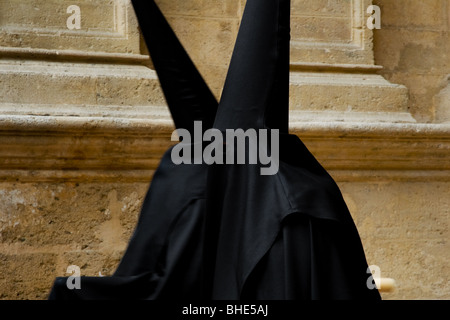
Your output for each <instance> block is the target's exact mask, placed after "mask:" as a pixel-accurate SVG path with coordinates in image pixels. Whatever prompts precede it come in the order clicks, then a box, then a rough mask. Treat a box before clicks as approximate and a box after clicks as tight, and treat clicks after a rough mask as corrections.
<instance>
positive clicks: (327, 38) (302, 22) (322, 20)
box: [291, 16, 352, 43]
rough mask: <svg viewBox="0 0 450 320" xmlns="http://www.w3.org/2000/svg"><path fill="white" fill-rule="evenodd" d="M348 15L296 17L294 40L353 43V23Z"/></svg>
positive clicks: (293, 22) (294, 19)
mask: <svg viewBox="0 0 450 320" xmlns="http://www.w3.org/2000/svg"><path fill="white" fill-rule="evenodd" d="M348 20H349V19H348V17H333V16H332V17H321V16H313V17H294V18H292V35H291V36H292V40H293V41H310V42H325V43H327V42H329V43H339V42H342V43H351V42H352V25H351V23H349V21H348Z"/></svg>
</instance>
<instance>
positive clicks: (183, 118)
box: [131, 0, 218, 133]
mask: <svg viewBox="0 0 450 320" xmlns="http://www.w3.org/2000/svg"><path fill="white" fill-rule="evenodd" d="M131 2H132V4H133V7H134V11H135V13H136V17H137V19H138V22H139V26H140V28H141V32H142V34H143V37H144V40H145V42H146V44H147V47H148V49H149V52H150V56H151V59H152V62H153V65H154V66H155V70H156V72H157V74H158V78H159V81H160V83H161V87H162V89H163V92H164V96H165V98H166V101H167V104H168V106H169V109H170V112H171V114H172V118H173V121H174V123H175V127H176V128H177V129H181V128H182V129H186V130H188V131H189V132H191V133H192V132H193V125H194V121H202V125H203V129H204V130H206V129H208V128H211V127H212V125H213V122H214V119H215V116H216V111H217V105H218V102H217V100H216V98H215V97H214V95H213V94H212V92H211V91H210V89H209V88H208V86H207V84H206V83H205V81H204V79H203V78H202V76H201V75H200V73H199V72H198V70H197V68H196V67H195V65H194V63H193V62H192V60H191V59H190V57H189V55H188V54H187V52H186V51H185V49H184V48H183V46H182V44H181V43H180V41H179V40H178V38H177V36H176V35H175V33H174V32H173V30H172V28H171V27H170V25H169V23H168V22H167V20H166V19H165V18H164V16H163V14H162V13H161V11H160V9H159V8H158V6H157V5H156V3H155V2H154V1H153V0H132V1H131Z"/></svg>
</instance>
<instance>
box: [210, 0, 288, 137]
mask: <svg viewBox="0 0 450 320" xmlns="http://www.w3.org/2000/svg"><path fill="white" fill-rule="evenodd" d="M289 48H290V0H248V1H247V4H246V7H245V11H244V15H243V17H242V21H241V26H240V29H239V33H238V37H237V40H236V45H235V49H234V52H233V55H232V58H231V63H230V67H229V70H228V74H227V78H226V81H225V86H224V89H223V93H222V98H221V101H220V104H219V109H218V112H217V116H216V121H215V123H214V127H215V128H217V129H220V130H225V129H238V128H241V129H249V128H255V129H259V128H271V129H279V130H280V132H282V133H287V132H288V125H289V121H288V119H289Z"/></svg>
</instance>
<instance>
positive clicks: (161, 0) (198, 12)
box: [156, 0, 240, 19]
mask: <svg viewBox="0 0 450 320" xmlns="http://www.w3.org/2000/svg"><path fill="white" fill-rule="evenodd" d="M156 3H157V4H158V6H159V8H160V9H161V11H162V12H163V13H164V15H178V16H202V17H213V18H235V19H236V18H238V19H240V15H239V14H240V4H239V0H227V1H223V0H184V1H171V0H156Z"/></svg>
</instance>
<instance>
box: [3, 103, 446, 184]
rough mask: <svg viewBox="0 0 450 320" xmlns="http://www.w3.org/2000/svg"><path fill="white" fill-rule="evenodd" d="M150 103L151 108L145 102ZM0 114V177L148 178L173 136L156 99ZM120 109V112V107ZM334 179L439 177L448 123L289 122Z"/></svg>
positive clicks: (443, 169)
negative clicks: (124, 109) (82, 109)
mask: <svg viewBox="0 0 450 320" xmlns="http://www.w3.org/2000/svg"><path fill="white" fill-rule="evenodd" d="M149 109H150V110H151V109H152V108H149ZM151 113H152V112H148V113H147V117H146V118H129V117H128V118H125V117H123V118H117V117H107V116H105V117H88V116H85V117H82V116H81V117H70V116H59V117H57V116H29V115H9V116H7V115H2V116H0V148H1V149H0V150H2V151H1V152H0V167H1V171H0V180H3V181H5V180H8V181H11V180H16V181H61V180H70V181H86V180H87V181H90V180H95V181H105V182H106V181H115V180H120V181H128V182H133V181H141V182H142V181H149V180H150V179H151V176H152V174H153V170H155V169H156V167H157V165H158V164H159V161H160V158H161V156H162V155H163V153H164V152H165V151H166V150H167V148H168V147H169V146H170V145H172V144H173V143H174V142H172V141H171V140H170V136H171V133H172V131H173V129H174V128H173V125H172V121H171V119H170V117H168V113H167V111H166V113H164V112H163V107H160V108H159V109H158V108H155V109H153V114H154V115H155V116H154V117H152V116H150V114H151ZM122 116H125V115H124V114H123V115H122ZM291 133H293V134H296V135H298V136H299V137H300V138H301V139H302V141H304V143H305V144H306V145H307V146H308V148H309V149H310V150H311V152H313V154H314V155H315V156H316V157H317V158H318V160H319V161H320V162H321V163H322V164H323V165H324V166H325V168H327V169H328V170H330V172H332V174H333V175H336V177H337V178H338V179H339V180H352V181H358V180H361V179H363V180H367V179H369V180H370V179H378V180H379V179H381V180H383V179H386V178H387V177H388V178H389V179H391V180H392V179H408V180H410V179H412V180H429V179H431V180H435V179H437V180H447V181H448V179H449V176H450V163H449V161H448V159H449V157H450V125H448V124H410V123H356V122H341V123H339V122H318V121H316V122H301V121H297V122H295V121H293V122H291Z"/></svg>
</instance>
